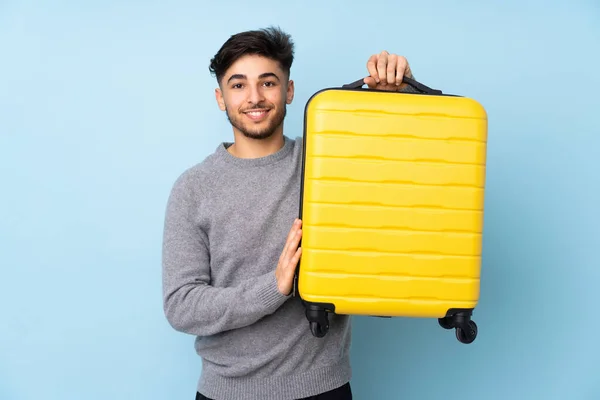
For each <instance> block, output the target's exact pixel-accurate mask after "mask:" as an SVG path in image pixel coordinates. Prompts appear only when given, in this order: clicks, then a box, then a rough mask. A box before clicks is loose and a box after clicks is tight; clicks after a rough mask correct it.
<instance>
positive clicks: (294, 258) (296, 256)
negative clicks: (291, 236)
mask: <svg viewBox="0 0 600 400" xmlns="http://www.w3.org/2000/svg"><path fill="white" fill-rule="evenodd" d="M301 256H302V247H298V249H297V250H296V252H295V253H294V255H293V256H292V258H290V260H289V262H288V263H287V265H286V266H287V268H289V269H290V271H289V272H290V273H292V272H293V271H294V270H295V269H296V267H297V266H298V262H299V261H300V257H301ZM292 275H293V274H292Z"/></svg>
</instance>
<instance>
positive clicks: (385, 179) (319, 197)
mask: <svg viewBox="0 0 600 400" xmlns="http://www.w3.org/2000/svg"><path fill="white" fill-rule="evenodd" d="M405 82H407V83H409V84H410V85H412V86H413V87H415V88H416V89H418V92H417V93H401V92H387V91H380V90H367V89H365V88H362V86H363V85H362V80H359V81H356V82H354V83H351V84H348V85H344V86H342V87H334V88H328V89H323V90H320V91H318V92H317V93H315V94H314V95H313V96H312V97H311V98H310V99H309V100H308V102H307V104H306V108H305V115H304V118H305V120H304V159H303V165H302V190H301V199H300V217H301V219H302V220H303V222H302V223H303V228H302V229H303V234H302V242H301V246H302V258H301V260H300V263H299V265H298V268H297V271H296V279H295V284H294V288H295V291H296V295H298V296H300V298H301V299H302V301H303V303H304V306H305V308H306V318H307V320H308V322H309V324H310V328H311V331H312V334H313V335H314V336H316V337H323V336H324V335H326V334H327V331H328V328H329V319H328V313H337V314H346V315H367V316H381V317H423V318H437V319H438V322H439V324H440V325H441V326H442V327H443V328H446V329H456V337H457V339H458V340H459V341H460V342H462V343H471V342H472V341H473V340H475V337H476V336H477V325H476V324H475V322H474V321H472V320H471V317H472V312H473V310H474V308H475V307H476V305H477V302H478V299H479V289H480V282H479V277H480V268H481V267H480V263H481V249H482V229H483V203H484V184H485V167H486V146H487V114H486V111H485V109H484V108H483V106H482V105H481V104H479V103H478V102H477V101H475V100H473V99H470V98H467V97H463V96H457V95H448V94H443V93H442V92H441V91H440V90H434V89H431V88H429V87H427V86H425V85H423V84H421V83H419V82H417V81H414V80H412V79H409V78H405Z"/></svg>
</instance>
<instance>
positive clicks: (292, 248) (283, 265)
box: [275, 219, 302, 296]
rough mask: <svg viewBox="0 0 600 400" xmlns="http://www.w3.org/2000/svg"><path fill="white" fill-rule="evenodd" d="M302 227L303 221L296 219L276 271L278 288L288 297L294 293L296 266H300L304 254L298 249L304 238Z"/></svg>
mask: <svg viewBox="0 0 600 400" xmlns="http://www.w3.org/2000/svg"><path fill="white" fill-rule="evenodd" d="M301 226H302V221H301V220H299V219H296V220H295V221H294V224H293V225H292V228H291V229H290V232H289V234H288V237H287V241H286V243H285V246H284V248H283V251H282V252H281V256H279V263H278V264H277V269H275V277H276V278H277V288H278V289H279V291H280V292H281V293H282V294H283V295H285V296H288V295H289V294H290V293H291V291H292V285H293V284H294V273H295V272H296V266H297V265H298V261H300V255H301V254H302V248H301V247H298V245H299V244H300V238H301V237H302V229H300V228H301Z"/></svg>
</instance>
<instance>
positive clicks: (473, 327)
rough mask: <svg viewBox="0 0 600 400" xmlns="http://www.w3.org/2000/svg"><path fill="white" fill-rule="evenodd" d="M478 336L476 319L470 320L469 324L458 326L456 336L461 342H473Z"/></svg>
mask: <svg viewBox="0 0 600 400" xmlns="http://www.w3.org/2000/svg"><path fill="white" fill-rule="evenodd" d="M476 337H477V324H475V321H469V323H468V326H467V327H465V328H463V327H457V328H456V338H457V339H458V341H459V342H461V343H465V344H469V343H473V341H474V340H475V338H476Z"/></svg>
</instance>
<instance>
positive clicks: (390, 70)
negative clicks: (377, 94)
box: [364, 50, 413, 91]
mask: <svg viewBox="0 0 600 400" xmlns="http://www.w3.org/2000/svg"><path fill="white" fill-rule="evenodd" d="M367 70H368V71H369V76H368V77H366V78H365V79H364V82H365V84H366V85H367V86H368V87H369V88H371V89H380V90H389V91H399V90H401V89H403V88H404V86H406V85H407V84H406V83H402V78H403V77H404V76H408V77H409V78H413V75H412V72H411V70H410V66H409V65H408V61H407V60H406V58H405V57H403V56H399V55H397V54H390V53H388V52H387V51H385V50H384V51H382V52H381V53H379V54H373V55H372V56H371V57H370V58H369V60H368V61H367Z"/></svg>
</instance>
